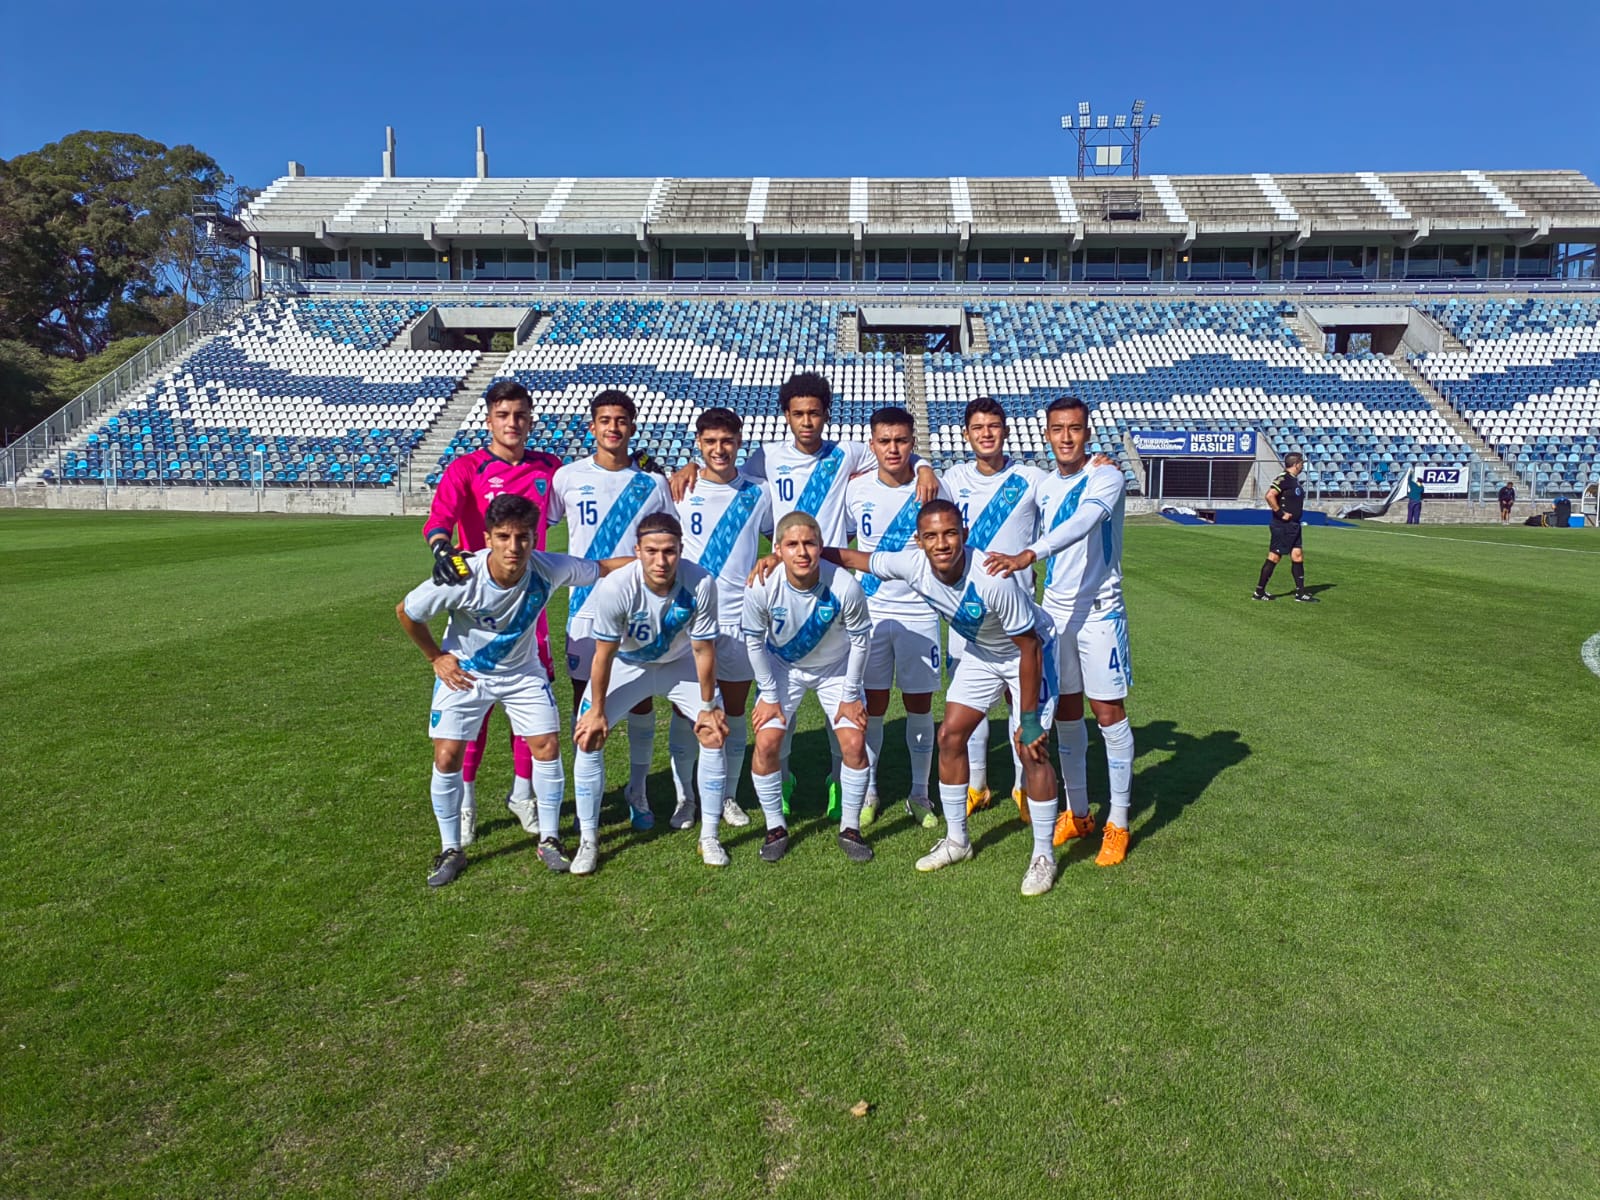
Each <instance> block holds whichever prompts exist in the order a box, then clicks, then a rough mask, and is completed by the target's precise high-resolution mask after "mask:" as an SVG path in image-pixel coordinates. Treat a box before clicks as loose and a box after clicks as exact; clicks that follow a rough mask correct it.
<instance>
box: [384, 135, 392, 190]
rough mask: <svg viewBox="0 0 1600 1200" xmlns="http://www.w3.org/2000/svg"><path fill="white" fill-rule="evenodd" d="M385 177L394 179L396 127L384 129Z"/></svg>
mask: <svg viewBox="0 0 1600 1200" xmlns="http://www.w3.org/2000/svg"><path fill="white" fill-rule="evenodd" d="M383 177H384V178H385V179H393V178H394V126H393V125H385V126H384V127H383Z"/></svg>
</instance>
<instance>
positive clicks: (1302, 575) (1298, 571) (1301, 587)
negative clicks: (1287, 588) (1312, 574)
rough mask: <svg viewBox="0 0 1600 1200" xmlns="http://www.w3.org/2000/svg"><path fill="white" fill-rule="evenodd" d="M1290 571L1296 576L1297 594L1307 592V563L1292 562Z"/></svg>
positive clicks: (1295, 587) (1295, 586) (1295, 588)
mask: <svg viewBox="0 0 1600 1200" xmlns="http://www.w3.org/2000/svg"><path fill="white" fill-rule="evenodd" d="M1289 570H1290V571H1291V572H1293V574H1294V590H1295V591H1296V592H1303V591H1305V590H1306V565H1305V563H1303V562H1293V561H1291V562H1290V563H1289Z"/></svg>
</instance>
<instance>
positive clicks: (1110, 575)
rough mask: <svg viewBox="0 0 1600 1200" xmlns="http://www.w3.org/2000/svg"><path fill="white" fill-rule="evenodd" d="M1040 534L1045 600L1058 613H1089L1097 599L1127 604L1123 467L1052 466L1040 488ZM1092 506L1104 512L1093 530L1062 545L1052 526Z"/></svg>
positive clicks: (1036, 546) (1034, 546)
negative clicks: (1064, 470) (1067, 471)
mask: <svg viewBox="0 0 1600 1200" xmlns="http://www.w3.org/2000/svg"><path fill="white" fill-rule="evenodd" d="M1038 495H1039V534H1038V537H1037V538H1036V539H1035V541H1034V542H1033V543H1032V545H1031V546H1030V549H1032V550H1033V551H1034V553H1035V554H1036V555H1038V557H1039V559H1040V561H1041V562H1044V563H1045V564H1046V565H1045V572H1044V605H1045V608H1047V609H1048V610H1049V611H1050V612H1052V613H1055V614H1056V615H1057V616H1063V617H1075V616H1080V615H1082V614H1084V613H1087V612H1089V611H1090V610H1091V609H1092V608H1093V607H1094V605H1095V603H1096V602H1097V601H1109V602H1112V603H1114V604H1119V605H1120V604H1121V603H1122V516H1123V510H1124V509H1125V507H1126V502H1127V481H1126V480H1124V479H1123V477H1122V470H1121V468H1119V467H1114V466H1105V467H1085V468H1084V469H1083V470H1080V471H1076V472H1074V473H1073V474H1071V475H1062V474H1061V473H1060V472H1059V471H1051V472H1049V473H1048V474H1047V475H1046V476H1045V477H1044V480H1043V482H1041V483H1040V484H1039V487H1038ZM1086 505H1087V506H1088V507H1089V508H1090V509H1093V510H1094V511H1096V512H1097V513H1098V514H1099V517H1100V519H1099V520H1098V521H1096V522H1095V524H1094V526H1093V528H1091V529H1090V530H1089V532H1088V534H1087V535H1086V536H1084V537H1081V538H1079V539H1078V540H1077V541H1075V542H1073V543H1072V544H1071V545H1070V546H1066V547H1062V548H1057V547H1058V544H1059V537H1058V538H1056V539H1055V541H1052V536H1051V535H1052V531H1053V530H1056V529H1058V528H1060V527H1061V526H1062V525H1064V524H1065V523H1066V521H1067V520H1068V519H1069V518H1071V517H1072V516H1073V515H1074V514H1076V513H1078V512H1079V510H1080V509H1083V508H1084V506H1086Z"/></svg>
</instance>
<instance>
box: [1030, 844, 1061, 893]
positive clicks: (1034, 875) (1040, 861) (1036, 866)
mask: <svg viewBox="0 0 1600 1200" xmlns="http://www.w3.org/2000/svg"><path fill="white" fill-rule="evenodd" d="M1055 885H1056V860H1055V859H1054V858H1052V857H1051V856H1050V855H1048V854H1041V855H1039V856H1038V857H1037V858H1035V859H1034V860H1033V861H1032V862H1031V863H1029V864H1028V873H1027V874H1026V875H1024V876H1023V877H1022V894H1023V895H1024V896H1042V895H1044V894H1045V893H1046V892H1048V891H1049V890H1050V889H1051V888H1053V887H1055Z"/></svg>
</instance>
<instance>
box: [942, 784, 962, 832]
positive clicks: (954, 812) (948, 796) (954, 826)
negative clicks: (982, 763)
mask: <svg viewBox="0 0 1600 1200" xmlns="http://www.w3.org/2000/svg"><path fill="white" fill-rule="evenodd" d="M939 807H940V808H942V809H943V810H944V823H945V836H946V837H948V838H949V839H950V840H951V841H952V842H956V843H957V844H959V845H962V846H965V845H966V844H967V785H966V784H964V783H941V784H940V785H939Z"/></svg>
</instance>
